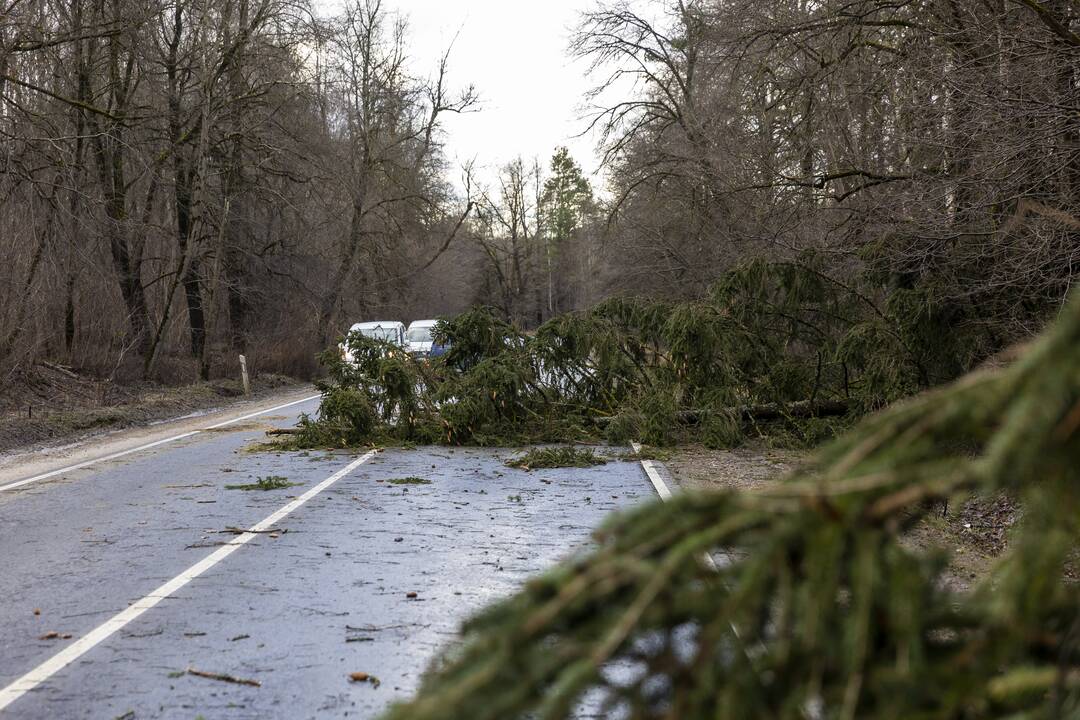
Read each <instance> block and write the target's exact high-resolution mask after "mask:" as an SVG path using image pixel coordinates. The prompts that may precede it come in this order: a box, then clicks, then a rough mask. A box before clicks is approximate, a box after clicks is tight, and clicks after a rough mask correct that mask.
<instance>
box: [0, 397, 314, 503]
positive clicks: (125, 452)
mask: <svg viewBox="0 0 1080 720" xmlns="http://www.w3.org/2000/svg"><path fill="white" fill-rule="evenodd" d="M319 397H321V395H312V396H310V397H306V398H302V399H300V400H293V401H292V402H287V403H285V404H284V405H278V406H276V407H272V408H266V409H265V410H259V411H258V412H253V413H249V414H247V415H244V416H242V417H238V418H233V419H232V420H226V421H225V422H220V423H217V424H216V425H207V426H206V427H205V428H203V429H202V430H192V431H191V432H186V433H181V434H179V435H173V436H172V437H167V438H164V439H162V440H155V441H154V442H152V443H146V444H145V445H140V446H138V447H133V448H130V449H128V450H121V451H120V452H114V453H112V454H110V455H103V456H102V457H98V458H94V459H92V460H86V461H83V462H81V463H76V464H75V465H68V466H67V467H63V468H60V469H59V470H51V471H49V472H47V473H42V474H40V475H35V476H34V477H29V478H26V479H25V480H18V481H16V482H13V483H8V484H7V485H0V492H4V491H5V490H14V489H15V488H19V487H22V486H23V485H29V484H30V483H35V482H38V481H39V480H45V479H47V478H51V477H56V476H57V475H63V474H64V473H66V472H71V471H72V470H81V469H82V468H84V467H89V466H91V465H96V464H97V463H100V462H107V461H109V460H115V459H116V458H120V457H124V456H125V455H131V454H133V453H137V452H142V451H143V450H149V449H150V448H153V447H157V446H158V445H165V444H166V443H171V442H176V441H177V440H183V439H184V438H189V437H191V436H192V435H198V434H199V433H201V432H205V431H206V430H216V429H218V428H222V427H226V426H227V425H233V424H235V423H238V422H243V421H244V420H250V419H251V418H253V417H258V416H259V415H265V414H267V413H272V412H274V411H275V410H284V409H285V408H287V407H292V406H293V405H299V404H300V403H306V402H308V401H310V400H315V399H317V398H319Z"/></svg>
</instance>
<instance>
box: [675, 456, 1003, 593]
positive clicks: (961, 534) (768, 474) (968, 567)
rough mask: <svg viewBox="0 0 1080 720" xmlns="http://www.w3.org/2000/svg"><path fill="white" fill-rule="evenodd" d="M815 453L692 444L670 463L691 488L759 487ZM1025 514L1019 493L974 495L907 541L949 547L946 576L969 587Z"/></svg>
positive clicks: (918, 546) (916, 546) (917, 546)
mask: <svg viewBox="0 0 1080 720" xmlns="http://www.w3.org/2000/svg"><path fill="white" fill-rule="evenodd" d="M811 454H812V453H811V452H809V451H804V450H787V449H777V448H769V447H766V446H764V445H763V444H756V445H748V446H746V447H741V448H735V449H732V450H710V449H708V448H705V447H702V446H699V445H688V446H683V447H679V448H676V449H674V450H673V451H672V453H671V457H670V458H669V459H667V460H665V461H664V464H665V465H666V466H667V468H668V470H669V471H670V472H671V475H672V477H673V478H674V479H675V481H676V483H677V484H678V486H679V487H680V488H681V489H682V490H685V491H712V490H741V491H749V492H753V491H755V490H758V489H760V488H762V487H765V486H767V485H769V484H771V483H776V482H780V481H781V480H782V478H783V477H784V476H785V475H787V474H788V473H790V472H792V471H794V470H795V469H797V468H798V467H799V466H800V465H802V464H804V463H807V462H809V460H810V457H811ZM1020 515H1021V510H1020V507H1019V505H1018V503H1017V502H1016V500H1015V499H1014V498H1010V497H1007V496H996V497H991V498H973V499H971V500H968V501H967V502H965V503H963V504H962V505H960V506H959V507H947V508H946V507H942V508H941V509H940V511H936V512H931V513H930V514H929V515H928V516H927V517H925V518H924V519H923V520H922V521H921V522H919V523H918V524H916V525H915V526H914V527H913V528H912V529H911V530H910V531H909V532H908V533H907V535H906V536H905V538H904V543H905V544H906V545H907V546H908V547H910V548H912V549H913V550H918V551H922V552H932V551H941V552H945V553H947V554H948V556H949V567H948V570H947V573H946V577H945V581H946V582H947V583H948V584H949V585H950V586H951V587H953V588H954V589H957V590H960V591H964V590H967V589H969V588H970V587H971V586H972V585H973V584H975V583H977V582H978V581H979V580H980V579H982V578H984V577H986V575H987V574H988V573H989V572H990V570H991V569H992V568H993V565H994V563H995V561H996V560H997V558H998V557H999V556H1000V555H1001V554H1002V553H1003V552H1004V550H1005V548H1006V546H1007V544H1008V535H1009V530H1010V529H1011V528H1012V526H1013V525H1014V524H1015V523H1016V522H1017V521H1018V520H1019V518H1020Z"/></svg>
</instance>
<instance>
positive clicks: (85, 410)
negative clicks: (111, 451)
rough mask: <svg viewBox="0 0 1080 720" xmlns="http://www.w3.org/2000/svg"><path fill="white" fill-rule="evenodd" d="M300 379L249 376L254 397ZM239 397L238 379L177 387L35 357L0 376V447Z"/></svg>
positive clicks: (73, 435)
mask: <svg viewBox="0 0 1080 720" xmlns="http://www.w3.org/2000/svg"><path fill="white" fill-rule="evenodd" d="M301 385H302V383H299V382H297V381H294V380H291V379H289V378H285V377H282V376H279V375H261V376H259V377H257V378H255V379H254V380H253V382H252V397H255V398H257V397H259V396H262V395H269V394H271V393H274V392H278V391H281V390H283V389H287V388H289V387H300V386H301ZM242 397H243V388H242V387H241V385H240V382H239V381H237V380H214V381H210V382H205V383H197V384H193V385H184V386H180V387H169V386H163V385H158V384H155V383H150V382H142V383H135V384H117V383H111V382H104V381H101V380H98V379H96V378H94V377H90V376H87V375H83V374H80V373H78V372H75V371H74V370H72V369H71V368H67V367H64V366H62V365H56V364H53V363H39V364H38V365H35V366H34V367H33V368H31V369H28V370H20V371H18V372H17V373H14V374H12V375H9V376H6V377H4V378H3V385H2V386H0V453H5V452H10V451H12V450H15V449H19V448H27V447H31V446H34V445H42V444H55V443H62V442H69V441H74V440H77V439H79V438H82V437H85V436H87V435H90V434H93V433H96V432H101V431H104V430H113V429H118V428H124V427H130V426H133V425H140V424H145V423H149V422H154V421H155V420H163V419H166V418H173V417H177V416H180V415H184V414H186V413H191V412H196V411H200V410H210V409H212V408H217V407H221V406H223V405H226V404H228V403H229V402H232V401H234V400H236V399H239V398H242Z"/></svg>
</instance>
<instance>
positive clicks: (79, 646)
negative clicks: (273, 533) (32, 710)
mask: <svg viewBox="0 0 1080 720" xmlns="http://www.w3.org/2000/svg"><path fill="white" fill-rule="evenodd" d="M378 452H379V451H378V450H369V451H368V452H366V453H364V454H363V455H361V456H360V457H359V458H357V459H356V460H353V461H352V462H351V463H349V464H348V465H346V466H345V467H343V468H342V469H341V470H338V471H337V472H336V473H334V474H333V475H331V476H330V477H328V478H327V479H325V480H323V481H322V482H320V483H319V484H318V485H316V486H314V487H312V488H311V489H310V490H308V491H307V492H305V493H304V494H302V495H300V496H299V497H297V498H296V499H294V500H293V501H292V502H290V503H288V504H286V505H284V506H283V507H281V508H279V509H278V510H277V511H275V512H273V513H271V514H270V515H269V516H267V517H266V518H265V519H263V520H262V521H260V522H259V523H257V524H255V525H253V526H252V527H251V528H250V529H249V530H248V531H247V532H245V533H243V534H242V535H237V536H236V537H235V538H233V539H232V540H230V541H229V543H228V544H227V545H225V546H224V547H221V548H218V549H217V550H215V551H214V552H212V553H210V554H209V555H207V556H206V557H204V558H203V559H202V560H200V561H199V562H197V563H195V564H194V565H192V566H191V567H189V568H188V569H187V570H185V571H184V572H182V573H180V574H179V575H177V576H176V577H174V578H172V579H171V580H169V581H168V582H166V583H164V584H163V585H161V586H159V587H158V588H156V589H154V590H153V591H151V592H150V593H148V594H146V595H144V596H143V597H141V598H140V599H138V600H136V601H135V602H134V603H132V604H131V605H129V606H128V607H127V608H125V609H124V610H121V611H120V612H118V613H117V614H116V615H113V616H112V617H111V618H109V619H108V620H106V621H105V622H103V623H101V624H100V625H98V626H97V627H95V628H94V629H93V630H91V631H90V632H88V633H87V634H85V635H83V636H82V637H81V638H79V639H78V640H76V641H75V642H73V643H71V644H70V645H68V646H67V647H66V648H64V649H63V650H61V651H60V652H58V653H56V654H55V655H53V656H52V657H50V658H49V659H47V660H45V661H44V662H42V663H40V664H39V665H38V666H37V667H35V668H34V669H33V670H30V671H29V672H27V673H25V674H24V675H22V676H21V677H19V678H16V679H15V680H13V681H12V682H11V683H9V684H8V685H7V686H6V687H4V688H0V712H2V711H3V710H4V708H6V707H8V706H9V705H11V704H12V703H13V702H15V701H16V700H18V699H19V698H21V697H22V696H23V695H25V694H26V693H28V692H30V691H31V690H33V689H34V688H36V687H37V686H39V685H41V684H42V683H43V682H45V681H46V680H48V679H49V678H51V677H52V676H53V675H55V674H56V673H58V672H60V671H61V670H63V669H64V668H65V667H67V666H68V665H70V664H71V663H73V662H75V661H76V660H78V659H79V658H81V657H82V656H83V655H85V654H86V653H88V652H90V651H91V650H93V649H94V648H95V647H97V646H98V645H100V644H101V643H102V642H104V641H105V640H107V639H109V638H110V637H111V636H112V635H114V634H115V633H116V632H117V631H119V630H121V629H123V628H124V627H125V626H127V625H128V624H129V623H131V622H132V621H134V620H135V619H136V618H138V617H139V616H141V615H142V614H143V613H145V612H146V611H147V610H150V609H151V608H153V607H154V606H155V605H157V604H158V603H160V602H161V601H162V600H164V599H166V598H167V597H169V596H171V595H172V594H173V593H175V592H176V591H177V590H179V589H180V588H182V587H184V586H185V585H187V584H188V583H189V582H191V581H192V580H194V579H195V578H197V577H199V576H200V575H202V574H203V573H204V572H206V571H207V570H209V569H210V568H212V567H214V566H215V565H217V564H218V563H220V562H221V561H222V560H224V559H225V558H227V557H229V556H230V555H232V554H233V553H234V552H236V551H237V550H239V549H240V548H241V547H243V546H244V545H246V544H247V543H249V542H251V541H252V540H253V539H255V538H256V537H258V536H259V535H258V533H259V532H260V531H262V530H266V529H267V528H269V527H272V526H273V525H274V524H275V523H276V522H278V521H279V520H281V519H282V518H284V517H285V516H287V515H288V514H289V513H291V512H293V511H294V510H296V509H297V508H299V507H300V506H302V505H303V504H304V503H306V502H307V501H308V500H311V499H312V498H313V497H315V496H316V495H318V494H319V493H321V492H322V491H323V490H325V489H326V488H328V487H330V486H331V485H333V484H334V483H336V482H337V481H338V480H340V479H341V478H343V477H345V476H346V475H348V474H349V473H350V472H352V471H353V470H355V469H356V468H358V467H360V466H361V465H363V464H364V463H365V462H367V461H368V460H370V459H371V458H372V457H374V456H375V455H376V454H378Z"/></svg>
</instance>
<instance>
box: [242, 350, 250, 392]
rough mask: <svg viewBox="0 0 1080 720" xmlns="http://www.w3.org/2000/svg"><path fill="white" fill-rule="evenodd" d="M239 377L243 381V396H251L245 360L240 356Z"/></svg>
mask: <svg viewBox="0 0 1080 720" xmlns="http://www.w3.org/2000/svg"><path fill="white" fill-rule="evenodd" d="M240 377H241V378H242V379H243V381H244V394H245V395H250V394H251V382H250V381H249V380H248V371H247V358H246V357H244V356H243V355H241V356H240Z"/></svg>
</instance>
